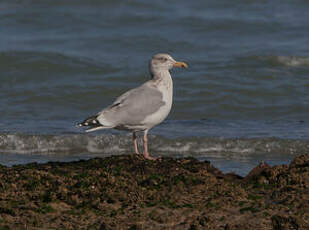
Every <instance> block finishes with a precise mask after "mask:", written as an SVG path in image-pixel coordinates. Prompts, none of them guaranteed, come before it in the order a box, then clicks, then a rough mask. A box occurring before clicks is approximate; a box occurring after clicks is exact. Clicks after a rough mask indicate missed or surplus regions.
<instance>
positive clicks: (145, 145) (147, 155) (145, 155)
mask: <svg viewBox="0 0 309 230" xmlns="http://www.w3.org/2000/svg"><path fill="white" fill-rule="evenodd" d="M147 133H148V130H145V131H144V139H143V140H144V157H145V158H146V159H148V160H156V158H154V157H151V156H150V154H149V152H148V139H147Z"/></svg>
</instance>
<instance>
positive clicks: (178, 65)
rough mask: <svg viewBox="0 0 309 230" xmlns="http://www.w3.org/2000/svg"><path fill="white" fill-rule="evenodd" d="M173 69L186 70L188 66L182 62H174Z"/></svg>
mask: <svg viewBox="0 0 309 230" xmlns="http://www.w3.org/2000/svg"><path fill="white" fill-rule="evenodd" d="M173 66H174V67H181V68H187V67H188V65H187V64H186V63H184V62H176V63H175V64H174V65H173Z"/></svg>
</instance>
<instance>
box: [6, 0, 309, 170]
mask: <svg viewBox="0 0 309 230" xmlns="http://www.w3.org/2000/svg"><path fill="white" fill-rule="evenodd" d="M308 7H309V2H308V1H305V0H294V1H291V0H283V1H282V0H280V1H279V0H272V1H266V0H265V1H264V0H261V1H253V0H235V1H229V0H222V1H209V0H206V1H205V0H203V1H202V0H196V1H183V0H177V1H176V0H158V1H151V2H146V1H142V0H130V1H129V0H127V1H125V0H121V1H120V0H104V1H103V0H91V1H85V0H65V1H63V0H62V1H58V0H2V1H1V2H0V28H1V30H0V69H1V72H0V114H1V120H0V151H2V154H0V163H3V164H8V165H10V164H15V163H25V162H29V161H33V160H37V161H40V160H43V161H44V160H55V159H56V160H58V159H60V160H63V159H64V156H65V157H66V159H68V160H72V159H77V156H76V153H77V152H78V153H79V155H78V157H81V158H83V157H92V156H94V155H95V154H97V155H100V156H103V155H104V156H105V155H110V154H122V153H128V150H129V149H130V148H131V143H130V136H129V134H127V133H123V132H118V131H103V132H98V133H94V134H91V135H84V134H82V132H83V131H82V130H80V129H78V128H77V127H75V124H76V123H78V122H80V121H81V120H83V119H84V118H85V117H87V116H89V115H92V114H95V113H97V112H98V111H99V110H101V109H102V108H103V107H104V106H107V105H109V104H110V103H111V102H112V101H113V100H114V99H115V98H116V97H117V96H119V95H120V94H121V93H123V92H125V91H126V90H128V89H130V88H132V87H136V86H138V85H140V84H141V83H143V82H144V81H146V80H148V79H149V72H148V61H149V60H150V58H151V57H152V55H154V54H156V53H159V52H164V53H169V54H171V55H172V56H173V57H174V58H175V59H176V60H179V61H185V62H186V63H188V65H189V68H188V69H186V70H182V69H177V70H172V76H173V79H174V104H173V108H172V111H171V114H170V115H169V117H168V119H167V120H166V121H165V122H164V123H163V124H161V125H160V126H157V127H155V128H154V129H153V130H151V131H150V133H151V134H153V136H152V140H151V142H152V145H151V149H153V151H152V152H154V154H158V155H162V154H163V155H165V156H176V157H182V156H195V157H198V158H199V159H208V160H211V161H214V162H219V163H218V165H219V166H220V167H222V168H223V169H225V170H234V171H236V172H240V173H242V172H244V171H246V170H247V169H248V168H250V164H252V165H254V164H256V162H258V161H259V160H261V159H265V158H266V159H269V162H270V163H272V162H273V163H281V162H286V161H288V160H289V159H291V158H292V157H293V156H294V155H295V154H298V153H304V152H306V151H307V149H308V146H309V142H308V139H309V125H308V123H309V121H308V113H309V106H308V103H309V90H308V89H309V81H308V73H309V55H308V53H309V46H308V44H309V24H308V18H309V11H308ZM119 138H120V139H121V138H124V140H128V141H127V142H128V143H127V145H124V146H122V147H123V148H122V147H121V144H122V143H124V142H126V141H124V142H122V143H120V144H119V141H117V140H118V139H119ZM77 140H78V141H77ZM113 141H114V142H113ZM99 143H101V145H100V144H99ZM103 143H105V144H103ZM110 143H113V145H112V146H111V144H110ZM117 143H118V144H117ZM107 146H110V148H107ZM47 153H48V154H47ZM94 153H95V154H94ZM74 154H75V155H74ZM48 157H51V158H48ZM53 157H55V158H53ZM1 159H2V160H1ZM231 159H232V160H231ZM227 160H228V161H229V162H230V163H231V162H232V161H233V160H235V161H234V163H233V164H234V165H233V166H231V165H230V166H226V165H224V164H225V163H224V162H227ZM241 161H243V162H242V163H239V162H241ZM222 162H223V163H222ZM244 162H245V163H248V162H249V163H250V164H249V163H248V164H247V165H246V167H247V168H245V169H244V168H241V167H243V166H241V165H244V164H245V163H244Z"/></svg>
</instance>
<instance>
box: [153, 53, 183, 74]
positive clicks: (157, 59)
mask: <svg viewBox="0 0 309 230" xmlns="http://www.w3.org/2000/svg"><path fill="white" fill-rule="evenodd" d="M173 67H181V68H187V67H188V65H187V64H186V63H184V62H178V61H175V60H174V58H172V57H171V56H170V55H168V54H162V53H160V54H156V55H154V56H153V57H152V59H151V61H150V69H151V71H152V72H155V71H162V70H170V69H172V68H173Z"/></svg>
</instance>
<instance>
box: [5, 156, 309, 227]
mask: <svg viewBox="0 0 309 230" xmlns="http://www.w3.org/2000/svg"><path fill="white" fill-rule="evenodd" d="M0 229H101V230H103V229H131V230H133V229H185V230H194V229H225V230H227V229H309V154H308V155H301V156H298V157H296V158H295V159H294V160H293V161H292V162H291V163H290V164H289V165H280V166H273V167H270V166H268V165H267V164H260V165H259V166H257V167H256V168H254V169H253V170H252V171H251V172H250V173H249V174H248V175H247V176H246V177H241V176H238V175H235V174H232V173H230V174H224V173H222V172H221V171H219V170H218V169H216V168H214V167H213V166H212V165H211V164H210V163H209V162H207V161H205V162H200V161H197V160H196V159H194V158H184V159H172V158H163V159H161V160H160V161H148V160H144V159H142V158H140V157H137V156H135V155H122V156H112V157H107V158H103V159H101V158H94V159H90V160H86V161H85V160H81V161H78V162H70V163H62V162H51V163H46V164H36V163H33V164H27V165H17V166H13V167H5V166H0Z"/></svg>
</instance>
